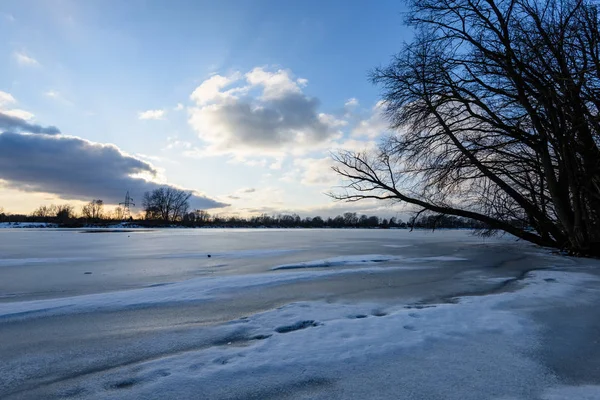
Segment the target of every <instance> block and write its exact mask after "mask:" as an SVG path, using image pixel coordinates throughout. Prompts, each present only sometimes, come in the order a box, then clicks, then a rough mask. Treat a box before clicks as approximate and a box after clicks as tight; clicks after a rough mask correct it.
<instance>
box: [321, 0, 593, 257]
mask: <svg viewBox="0 0 600 400" xmlns="http://www.w3.org/2000/svg"><path fill="white" fill-rule="evenodd" d="M408 23H409V24H410V25H412V26H413V27H414V28H415V32H416V36H415V39H414V40H413V42H412V43H409V44H407V45H405V47H404V48H403V50H402V51H401V52H400V53H399V54H398V55H396V57H395V58H394V60H393V62H392V63H391V65H389V66H388V67H385V68H379V69H376V70H375V71H374V72H373V75H372V78H373V81H374V82H375V83H377V84H379V85H381V86H382V88H383V90H384V94H383V109H384V110H385V115H386V117H387V118H388V120H389V122H390V127H391V128H392V129H395V130H397V131H398V132H399V133H397V134H395V135H391V136H389V137H388V138H386V139H384V140H383V141H382V142H381V144H380V146H379V149H378V150H377V151H374V152H339V153H338V154H335V155H334V159H335V161H336V166H335V167H334V170H335V171H336V172H337V173H338V174H340V175H341V176H342V177H344V178H345V179H347V190H346V191H341V192H337V193H333V194H332V196H333V197H334V198H337V199H343V200H348V201H357V200H361V199H365V198H369V199H380V200H388V201H392V202H405V203H409V204H413V205H415V206H418V207H419V209H421V210H428V211H431V212H434V213H439V214H445V215H455V216H460V217H466V218H470V219H473V220H477V221H480V222H482V223H484V224H485V225H487V226H488V227H489V228H491V229H497V230H504V231H506V232H510V233H512V234H514V235H516V236H518V237H520V238H523V239H526V240H528V241H531V242H534V243H537V244H540V245H544V246H551V247H557V248H564V249H568V250H570V251H571V252H573V253H575V254H594V255H596V256H598V255H600V148H599V146H600V114H599V110H600V31H599V29H598V28H599V14H598V7H597V6H596V3H594V2H591V1H588V0H566V1H560V2H558V1H556V2H555V1H549V2H539V1H537V0H502V1H501V0H486V1H481V2H473V1H471V0H448V1H441V2H440V1H438V0H413V1H412V2H411V12H410V15H409V17H408Z"/></svg>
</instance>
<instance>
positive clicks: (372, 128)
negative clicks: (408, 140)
mask: <svg viewBox="0 0 600 400" xmlns="http://www.w3.org/2000/svg"><path fill="white" fill-rule="evenodd" d="M385 132H389V123H388V122H387V121H386V119H385V117H384V116H383V103H382V102H381V101H380V102H377V104H375V106H374V107H373V109H372V110H371V116H369V117H368V118H366V119H363V120H362V121H360V122H359V123H358V124H357V125H356V126H355V127H354V129H353V130H352V136H354V137H367V138H369V139H374V138H377V137H378V136H380V135H382V134H383V133H385Z"/></svg>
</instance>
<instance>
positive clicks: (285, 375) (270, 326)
mask: <svg viewBox="0 0 600 400" xmlns="http://www.w3.org/2000/svg"><path fill="white" fill-rule="evenodd" d="M46 233H49V235H46ZM415 233H416V235H414V236H411V234H408V233H407V232H405V231H399V230H393V231H364V232H361V231H358V230H357V231H339V232H338V231H312V230H311V231H302V230H298V231H296V230H294V231H293V232H286V231H280V232H273V231H269V232H266V231H264V232H254V231H252V232H246V233H241V232H237V231H236V232H234V231H224V232H218V231H216V230H215V231H212V232H210V233H206V232H203V231H200V230H196V231H184V230H177V231H175V230H172V231H170V232H169V233H165V232H164V231H156V232H150V233H144V234H131V237H130V236H129V235H128V234H127V235H121V234H111V235H84V234H78V233H74V232H64V231H51V230H46V232H43V235H44V236H36V235H34V234H33V233H31V232H27V230H23V231H22V232H16V231H15V232H11V233H10V235H8V234H7V233H6V232H5V233H0V235H4V236H2V237H1V239H3V240H0V254H1V257H2V261H0V267H4V268H0V288H5V289H3V290H0V299H6V300H3V301H0V343H2V346H0V359H2V360H3V362H2V363H0V397H1V398H3V399H4V398H7V399H21V398H25V399H26V398H44V399H54V398H84V399H113V398H119V399H140V398H144V399H165V398H198V399H211V400H213V399H216V400H219V399H241V398H244V399H296V398H298V399H301V398H305V399H308V398H310V399H328V400H329V399H355V398H365V399H367V398H368V399H390V398H407V399H411V400H425V399H446V400H481V399H495V400H507V399H519V400H530V399H531V400H559V399H567V398H569V399H585V400H587V399H590V398H600V387H598V386H594V385H595V384H596V383H597V382H586V383H589V384H587V385H582V386H565V383H568V384H571V383H570V382H567V381H562V380H561V379H562V378H561V376H560V375H559V374H558V373H557V372H556V371H554V370H552V369H551V367H550V364H551V363H546V359H545V358H544V357H546V356H544V357H542V356H541V355H540V353H541V351H542V350H544V351H545V352H547V351H550V352H552V349H547V348H546V347H547V343H549V341H548V339H547V337H548V335H552V333H553V332H552V331H551V330H550V325H549V323H548V321H547V320H545V319H544V318H547V317H544V318H541V317H540V315H541V314H544V315H546V314H550V315H553V317H552V318H556V319H557V323H560V324H561V325H564V324H568V323H569V318H570V317H571V316H573V315H576V314H577V313H578V310H580V309H586V310H588V309H591V310H595V309H596V307H595V304H597V303H598V301H599V299H600V290H599V288H600V280H599V279H598V277H597V275H598V274H593V273H591V270H590V269H589V268H587V266H589V265H591V264H592V263H593V262H592V261H586V260H584V261H579V260H576V259H570V258H563V257H556V256H553V255H551V254H549V252H548V251H546V250H543V249H537V248H535V247H533V246H529V245H526V244H523V243H514V242H512V241H510V240H506V239H504V238H500V239H492V240H480V239H477V238H473V237H472V236H469V235H468V234H466V233H465V232H451V231H446V232H441V233H439V234H436V235H430V234H426V233H423V232H415ZM39 234H40V235H41V234H42V232H40V233H39ZM11 241H12V242H11ZM7 243H10V245H7ZM31 243H36V246H31ZM398 243H401V244H398ZM382 248H384V249H385V250H384V251H382ZM207 254H211V255H212V257H211V258H208V257H207ZM17 260H19V261H17ZM574 266H577V267H578V268H574ZM282 267H283V268H282ZM532 267H538V268H546V270H538V271H532V272H529V273H525V272H524V271H526V270H529V269H531V268H532ZM584 267H585V268H584ZM272 268H273V269H276V270H275V271H273V270H272ZM586 268H587V269H586ZM566 269H567V270H566ZM92 270H93V274H91V275H84V271H92ZM148 271H152V273H153V274H154V275H152V276H153V277H154V276H156V278H152V280H150V281H149V282H146V281H144V282H143V285H145V287H140V286H139V285H140V283H139V282H138V281H141V280H142V279H143V278H144V277H145V276H146V275H145V274H148ZM181 271H183V272H181ZM586 271H587V272H589V273H586ZM211 274H212V275H211ZM112 276H116V278H114V279H115V281H119V282H118V283H117V284H115V283H113V281H112V280H110V279H108V278H110V277H112ZM521 276H525V278H524V279H522V280H518V279H517V278H518V277H521ZM52 279H56V280H57V281H58V282H59V284H57V283H53V284H52V285H48V286H44V285H45V284H46V282H48V281H50V280H52ZM121 280H123V281H125V282H126V283H127V284H128V285H129V286H128V287H127V289H128V290H124V289H123V288H122V286H119V284H120V281H121ZM63 281H64V282H63ZM509 282H513V283H511V284H508V283H509ZM85 285H89V288H90V289H89V291H87V292H84V293H92V294H84V295H65V294H63V292H62V290H63V288H65V287H66V288H69V287H71V286H77V287H79V286H83V287H86V286H85ZM136 285H138V286H136ZM46 287H48V288H49V290H50V291H51V294H52V296H51V297H49V298H44V299H42V300H22V299H23V298H25V299H27V298H32V297H27V294H28V293H32V296H33V295H35V294H36V293H35V291H36V290H39V291H41V290H42V289H40V288H46ZM115 288H117V289H115ZM86 290H87V289H86ZM22 293H25V294H22ZM365 293H366V295H365ZM468 293H470V295H467V294H468ZM33 298H36V297H33ZM290 298H292V299H293V300H289V299H290ZM297 298H301V300H297ZM558 305H560V306H561V307H564V309H566V310H568V312H566V313H559V315H554V314H555V313H553V310H555V309H556V307H557V306H558ZM581 320H582V321H584V322H585V323H584V324H582V325H581V326H578V325H576V324H574V325H573V327H572V329H570V330H567V331H566V332H567V333H568V335H567V339H568V340H571V339H572V338H574V337H579V338H584V339H585V338H587V336H586V335H587V334H585V335H584V334H581V332H580V331H581V329H583V328H585V327H587V326H588V325H589V324H592V323H594V321H596V320H600V318H596V319H590V320H589V323H588V322H586V321H587V320H586V318H585V316H584V318H582V319H581ZM595 326H596V325H593V326H592V328H591V331H590V332H592V333H593V332H594V327H595ZM575 332H580V334H579V336H575V335H574V333H575ZM594 338H595V336H594ZM584 339H580V341H579V342H575V343H571V342H567V343H566V344H564V345H562V347H565V346H566V348H567V350H566V351H565V352H564V353H562V352H557V353H556V354H555V355H554V356H552V355H551V357H556V359H558V360H560V359H561V357H569V355H570V354H571V352H576V351H577V352H578V354H583V355H584V356H585V355H587V354H590V357H589V358H590V359H589V360H586V359H585V357H584V358H583V359H582V360H581V362H580V363H579V364H574V365H575V366H576V367H578V366H579V365H581V368H585V366H586V363H590V365H591V366H592V367H593V365H595V364H594V362H595V361H594V359H593V357H592V356H591V355H592V354H594V353H593V351H591V349H592V348H593V346H594V345H593V343H592V342H590V344H587V343H586V342H584V341H583V340H584ZM594 340H595V339H594ZM553 346H556V347H561V345H556V344H553ZM586 346H591V347H589V349H590V351H586ZM590 368H591V367H590ZM592 370H593V369H592Z"/></svg>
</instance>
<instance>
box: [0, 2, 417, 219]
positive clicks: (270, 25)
mask: <svg viewBox="0 0 600 400" xmlns="http://www.w3.org/2000/svg"><path fill="white" fill-rule="evenodd" d="M403 11H404V10H403V4H402V3H401V2H398V1H378V2H376V4H375V2H369V1H350V2H348V1H302V2H300V1H242V0H239V1H219V2H215V1H60V0H54V1H27V0H15V1H11V0H8V1H3V2H2V3H1V4H0V37H2V38H4V39H5V40H2V41H0V58H2V59H3V60H4V62H3V63H0V113H1V112H4V113H5V114H8V115H12V116H16V117H19V118H23V119H25V120H26V121H27V122H28V123H30V124H39V125H42V126H50V125H51V126H56V127H58V128H59V129H60V131H61V133H62V135H58V136H54V137H52V138H36V142H35V148H36V149H37V151H38V153H35V154H46V153H44V150H43V149H44V148H45V147H44V146H46V145H47V144H51V145H53V146H54V145H57V146H58V145H62V144H64V147H63V148H61V151H60V153H61V154H62V157H66V158H72V159H81V160H82V161H81V162H82V163H84V164H81V165H79V164H77V165H75V164H72V165H70V171H72V170H73V169H75V170H88V171H90V174H89V177H88V176H87V175H86V177H85V179H89V180H91V181H94V180H95V179H98V185H97V186H98V188H97V191H95V190H94V189H92V188H90V187H88V186H89V185H87V183H86V184H83V186H85V187H80V186H81V185H82V181H83V180H84V178H83V177H81V176H79V177H73V178H72V182H70V181H69V179H71V174H70V173H69V171H63V170H61V169H60V168H59V167H57V168H56V174H57V176H58V174H60V182H59V183H60V185H58V186H64V187H65V188H64V189H60V190H59V189H55V188H54V187H53V186H52V185H50V183H49V182H55V180H54V178H53V177H51V176H48V173H49V172H48V170H49V166H48V165H58V166H61V165H62V164H61V160H60V159H56V160H50V159H48V160H47V159H46V158H47V157H45V156H44V157H40V156H37V159H34V157H32V155H33V153H27V152H28V151H29V150H28V148H27V147H25V146H24V145H23V144H22V142H18V143H19V146H18V147H17V146H16V143H17V142H16V141H15V140H17V139H25V138H24V136H25V135H29V134H30V133H28V132H27V131H26V129H24V128H23V126H24V125H22V124H21V125H19V126H20V127H21V128H19V129H20V131H19V134H20V135H21V136H18V137H16V136H15V137H9V136H5V138H4V139H5V140H4V143H5V146H8V144H9V143H10V144H11V145H12V146H14V147H11V152H10V156H12V157H15V159H19V160H22V159H27V162H28V163H31V165H30V164H27V165H24V164H22V163H15V162H11V163H10V164H9V163H8V162H5V163H4V167H2V163H0V180H1V181H0V185H3V190H2V192H1V193H0V206H4V208H5V209H7V210H8V211H13V212H26V211H30V210H31V209H32V208H33V207H35V206H37V205H39V204H42V203H47V202H54V203H56V202H64V201H73V202H74V204H76V205H79V204H80V203H79V202H81V201H86V200H88V198H89V197H90V196H93V197H100V198H103V197H105V198H107V200H106V201H107V202H109V203H110V202H114V200H113V198H114V197H115V196H114V195H113V194H111V193H112V192H110V191H109V189H108V187H110V189H111V190H115V191H116V190H121V189H120V187H121V186H118V187H117V184H116V183H115V184H114V185H112V184H111V182H109V181H110V176H108V175H109V174H111V175H115V174H116V175H119V174H120V175H122V178H123V179H122V180H119V181H118V182H119V185H124V186H128V185H129V184H130V183H131V186H132V187H131V188H128V189H129V190H133V191H134V192H136V191H137V192H138V193H135V197H141V188H142V187H143V188H147V186H144V185H138V183H139V181H140V179H147V180H151V181H153V182H156V183H157V184H170V185H176V186H178V187H181V188H185V189H189V190H194V191H196V192H197V193H198V196H197V197H198V203H197V206H198V207H202V208H211V209H213V210H214V212H219V213H224V214H234V213H239V214H250V213H257V212H263V211H264V212H269V213H271V212H279V211H282V212H287V211H295V212H300V213H302V214H315V213H319V214H322V215H327V214H332V213H333V214H335V213H336V212H339V211H340V210H343V209H346V208H350V206H348V205H340V204H332V202H331V200H329V198H328V197H326V196H325V195H324V194H323V193H324V192H326V191H328V190H329V189H330V187H331V186H332V185H334V184H336V183H337V182H336V178H335V176H333V175H332V174H330V172H329V171H328V168H327V167H328V165H329V161H328V160H327V155H328V152H329V151H330V150H332V149H336V148H350V149H360V148H367V147H369V146H372V145H373V143H375V142H376V141H377V136H378V135H380V134H381V133H383V132H384V131H385V123H384V121H383V120H382V119H381V117H380V116H379V114H378V112H377V107H376V103H377V101H378V89H377V88H376V87H374V86H373V85H372V84H371V83H370V82H369V81H368V78H367V75H368V71H369V70H370V69H371V68H373V67H375V66H378V65H384V64H386V63H387V62H388V61H389V60H390V57H391V56H392V55H393V54H394V53H395V52H397V51H398V50H399V49H400V47H401V45H402V43H403V42H404V41H407V40H410V37H411V33H410V30H409V29H408V28H406V27H405V26H403V15H402V13H403ZM2 99H4V100H2ZM5 129H8V128H6V127H5ZM10 130H11V132H12V131H15V130H16V128H12V129H10ZM7 132H8V131H7ZM67 137H77V138H80V139H81V140H80V141H73V140H71V141H67V140H66V138H67ZM9 139H11V140H10V141H9ZM13 139H14V140H13ZM61 140H62V141H61ZM57 141H58V142H57ZM86 141H89V142H92V143H91V144H90V143H88V142H86ZM0 142H1V140H0ZM27 143H29V145H33V144H32V143H33V142H32V141H28V142H27ZM103 144H113V145H115V146H116V147H117V148H118V149H117V151H116V152H113V151H112V150H111V151H108V150H107V148H106V147H102V146H101V145H103ZM94 146H95V147H94ZM5 148H6V151H7V152H8V147H5ZM17 148H18V149H19V151H20V152H21V153H18V154H17V152H16V151H17V150H13V149H17ZM63 149H64V151H62V150H63ZM99 149H103V150H102V151H99ZM69 151H73V152H77V154H79V155H82V154H86V156H84V157H70V156H69V154H71V153H69ZM40 152H41V153H40ZM86 152H90V155H89V156H87V153H86ZM100 153H102V154H101V155H98V154H100ZM120 153H123V157H124V158H123V160H127V165H128V167H126V168H125V167H122V166H121V165H122V164H123V160H121V159H120V158H119V157H120V155H119V154H120ZM1 154H2V153H1V152H0V156H1ZM47 154H49V153H47ZM8 157H9V155H8V154H7V155H6V156H5V160H7V159H8ZM103 157H112V158H110V160H109V162H107V163H104V162H103V160H104V158H103ZM115 157H116V158H115ZM40 158H43V159H44V160H43V162H46V163H47V164H44V163H43V162H42V161H40ZM48 158H49V157H48ZM86 160H87V161H86ZM137 160H139V161H142V162H144V163H145V164H144V166H142V167H141V169H136V168H138V166H137V164H136V162H137ZM36 163H38V164H39V165H35V164H36ZM15 164H18V166H17V167H15V166H14V165H15ZM106 165H110V166H111V167H110V168H114V169H110V168H108V167H106ZM17 168H19V169H20V170H18V171H17V170H16V169H17ZM119 168H121V169H119ZM25 169H26V170H27V171H26V172H25ZM50 169H54V168H50ZM41 171H43V173H42V172H41ZM92 171H93V173H92ZM80 175H81V174H80ZM130 177H133V178H135V179H137V180H129V181H128V180H127V179H129V178H130ZM56 179H57V180H56V182H58V179H59V177H57V178H56ZM128 182H130V183H128ZM103 185H107V186H106V189H105V191H104V192H103V188H104V186H103ZM111 185H112V186H111ZM55 186H56V185H55ZM113 186H114V187H113ZM124 190H125V188H124V189H123V190H121V191H123V195H124ZM104 193H107V194H106V195H104V196H103V194H104ZM209 200H210V201H209ZM203 201H204V202H203ZM211 201H212V203H211ZM224 204H230V205H229V206H227V207H223V205H224ZM352 207H354V208H357V207H358V209H357V210H358V211H362V210H364V211H365V212H366V211H379V212H380V213H382V212H383V213H386V210H385V209H381V208H378V206H376V205H373V204H365V205H360V206H357V205H353V206H352Z"/></svg>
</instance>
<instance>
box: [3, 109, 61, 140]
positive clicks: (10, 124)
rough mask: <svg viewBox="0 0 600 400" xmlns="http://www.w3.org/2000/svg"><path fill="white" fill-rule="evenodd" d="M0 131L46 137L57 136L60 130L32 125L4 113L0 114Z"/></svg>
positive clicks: (53, 127)
mask: <svg viewBox="0 0 600 400" xmlns="http://www.w3.org/2000/svg"><path fill="white" fill-rule="evenodd" d="M0 131H10V132H28V133H41V134H46V135H58V134H59V133H60V130H59V129H58V128H57V127H55V126H47V127H43V126H41V125H37V124H32V123H29V122H27V121H25V120H24V119H22V118H19V117H17V116H14V115H9V114H7V113H5V112H0Z"/></svg>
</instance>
